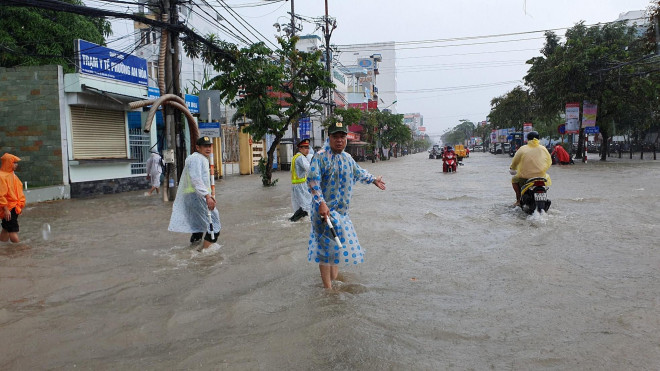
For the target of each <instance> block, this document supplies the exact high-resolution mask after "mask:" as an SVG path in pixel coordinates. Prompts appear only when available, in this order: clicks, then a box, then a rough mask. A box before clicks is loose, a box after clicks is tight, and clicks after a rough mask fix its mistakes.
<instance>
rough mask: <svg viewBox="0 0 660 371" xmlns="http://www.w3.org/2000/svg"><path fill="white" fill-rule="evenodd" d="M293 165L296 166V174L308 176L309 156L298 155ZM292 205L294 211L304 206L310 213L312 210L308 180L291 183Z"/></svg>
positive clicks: (302, 176)
mask: <svg viewBox="0 0 660 371" xmlns="http://www.w3.org/2000/svg"><path fill="white" fill-rule="evenodd" d="M293 166H295V167H296V174H297V175H298V177H299V178H304V177H306V176H307V172H308V171H309V160H308V159H307V157H305V156H302V155H300V156H298V157H297V158H296V163H295V164H293ZM291 206H292V207H293V211H294V212H296V211H297V210H298V209H299V208H302V209H303V210H305V211H307V212H308V213H309V212H310V210H311V208H312V195H311V194H310V193H309V187H308V186H307V183H306V182H305V183H298V184H292V185H291Z"/></svg>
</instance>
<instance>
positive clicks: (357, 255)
mask: <svg viewBox="0 0 660 371" xmlns="http://www.w3.org/2000/svg"><path fill="white" fill-rule="evenodd" d="M347 135H348V128H347V127H346V125H344V124H342V123H341V122H337V123H334V124H332V125H331V126H330V127H329V128H328V136H329V138H328V140H327V141H326V143H325V146H324V148H323V149H322V150H320V151H319V152H317V153H316V154H314V158H313V159H312V163H311V165H310V170H309V173H308V174H307V184H308V185H309V190H310V192H311V193H312V197H313V207H312V215H311V222H312V228H311V229H312V232H311V233H310V236H309V249H308V252H309V255H308V258H309V261H311V262H315V263H318V264H319V269H320V271H321V280H322V281H323V287H325V288H332V281H333V280H335V279H337V274H338V273H339V265H355V264H359V263H362V262H363V261H364V250H362V247H361V246H360V243H359V242H358V238H357V235H356V234H355V229H354V228H353V223H352V222H351V217H350V216H349V213H348V211H349V208H350V203H351V196H352V194H353V189H354V187H355V183H357V182H358V181H360V182H362V183H365V184H374V185H375V186H376V187H378V188H380V189H382V190H385V182H383V180H382V179H381V177H380V176H379V177H376V178H374V176H373V175H371V174H369V172H368V171H366V170H365V169H363V168H361V167H360V166H359V165H358V164H357V163H356V162H355V160H353V157H351V155H350V154H348V153H346V152H344V148H346V136H347ZM328 217H329V218H330V220H331V221H332V224H334V227H335V231H336V233H337V237H339V240H340V242H341V247H340V246H339V245H338V244H337V243H336V242H335V240H334V238H333V236H332V235H331V232H330V229H329V227H328V225H327V224H326V223H325V218H328Z"/></svg>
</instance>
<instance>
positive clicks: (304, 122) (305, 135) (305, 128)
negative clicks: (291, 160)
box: [298, 117, 312, 139]
mask: <svg viewBox="0 0 660 371" xmlns="http://www.w3.org/2000/svg"><path fill="white" fill-rule="evenodd" d="M311 131H312V119H311V118H309V117H303V118H301V119H300V120H298V132H299V135H298V138H300V139H309V138H310V135H311Z"/></svg>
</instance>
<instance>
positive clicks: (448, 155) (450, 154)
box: [442, 146, 456, 172]
mask: <svg viewBox="0 0 660 371" xmlns="http://www.w3.org/2000/svg"><path fill="white" fill-rule="evenodd" d="M450 166H451V169H452V171H456V154H455V153H454V149H453V148H451V146H447V147H445V150H444V152H443V153H442V171H443V172H447V169H448V167H450Z"/></svg>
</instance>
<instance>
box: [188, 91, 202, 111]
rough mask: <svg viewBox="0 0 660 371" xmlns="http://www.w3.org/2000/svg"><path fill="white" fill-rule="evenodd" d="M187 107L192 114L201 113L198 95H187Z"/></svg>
mask: <svg viewBox="0 0 660 371" xmlns="http://www.w3.org/2000/svg"><path fill="white" fill-rule="evenodd" d="M186 106H187V107H188V111H190V113H199V97H198V96H196V95H190V94H186Z"/></svg>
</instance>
